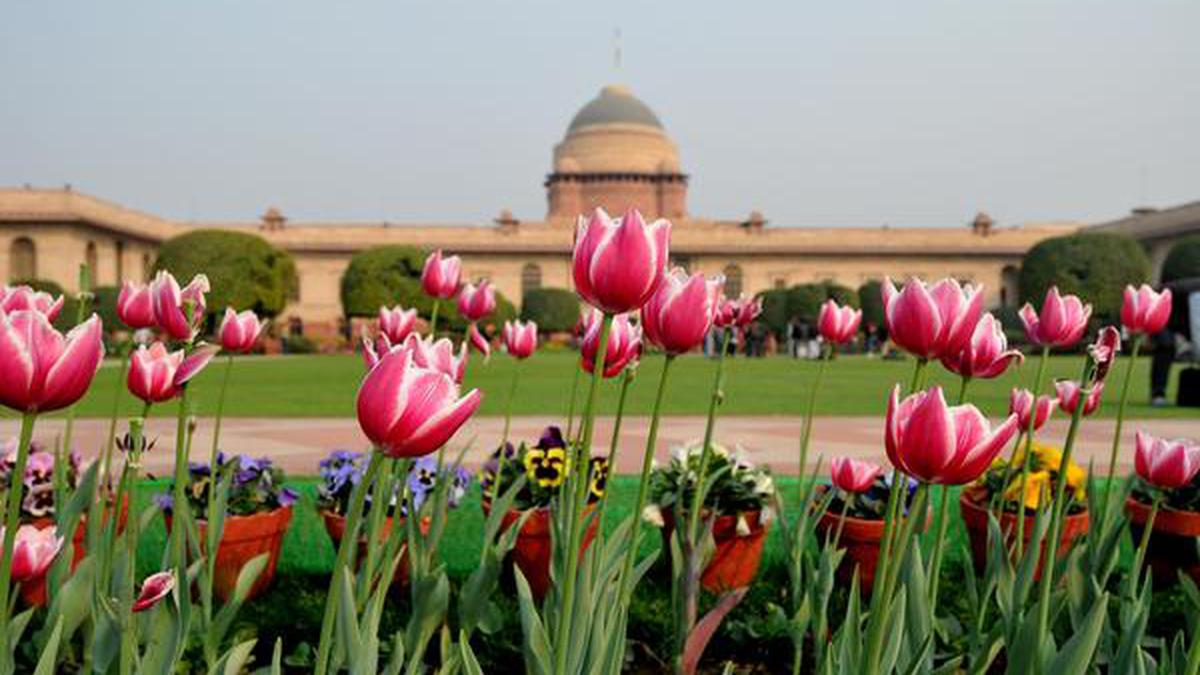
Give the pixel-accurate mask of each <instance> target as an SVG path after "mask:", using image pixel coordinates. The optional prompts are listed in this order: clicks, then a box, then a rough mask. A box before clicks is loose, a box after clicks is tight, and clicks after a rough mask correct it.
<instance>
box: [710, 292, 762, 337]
mask: <svg viewBox="0 0 1200 675" xmlns="http://www.w3.org/2000/svg"><path fill="white" fill-rule="evenodd" d="M759 314H762V299H761V298H757V297H755V298H749V297H747V296H746V295H744V294H743V295H742V296H741V297H739V298H737V299H736V300H731V299H729V298H722V299H721V302H720V304H719V305H718V306H717V315H716V317H715V318H714V319H713V323H715V324H716V325H717V326H719V327H721V328H731V327H732V328H737V329H739V330H744V329H745V328H746V327H747V326H749V325H750V324H752V323H754V320H755V319H757V318H758V315H759Z"/></svg>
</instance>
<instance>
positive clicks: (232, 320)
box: [217, 307, 264, 354]
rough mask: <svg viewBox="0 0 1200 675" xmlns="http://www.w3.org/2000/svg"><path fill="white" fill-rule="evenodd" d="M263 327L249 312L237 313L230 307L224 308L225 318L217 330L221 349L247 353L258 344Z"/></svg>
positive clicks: (252, 313)
mask: <svg viewBox="0 0 1200 675" xmlns="http://www.w3.org/2000/svg"><path fill="white" fill-rule="evenodd" d="M263 325H264V324H263V323H262V322H260V321H259V320H258V317H257V316H255V315H254V312H252V311H250V310H246V311H244V312H241V313H238V312H235V311H233V308H232V307H226V308H225V318H224V319H223V320H222V321H221V326H220V328H218V329H217V335H218V337H220V339H221V348H222V349H224V350H225V351H227V352H238V353H242V354H244V353H246V352H249V351H250V350H251V349H254V344H255V343H256V342H258V334H259V333H261V332H262V329H263Z"/></svg>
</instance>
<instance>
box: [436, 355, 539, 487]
mask: <svg viewBox="0 0 1200 675" xmlns="http://www.w3.org/2000/svg"><path fill="white" fill-rule="evenodd" d="M520 371H521V360H520V359H516V360H514V361H513V372H512V378H511V379H510V380H509V382H508V399H506V400H505V402H504V436H503V438H501V440H500V457H499V459H497V461H496V479H495V480H493V481H492V496H491V497H490V498H488V503H489V504H494V503H496V498H497V497H499V496H500V478H501V476H503V475H504V464H505V461H506V460H507V459H508V457H507V456H506V455H505V449H506V448H507V447H508V432H509V430H510V429H511V428H512V405H513V400H514V399H515V398H516V397H517V380H518V379H520V376H521V372H520ZM438 476H439V477H438V480H439V481H441V474H440V473H439V474H438ZM439 485H440V482H439Z"/></svg>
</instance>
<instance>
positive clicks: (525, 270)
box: [521, 263, 542, 297]
mask: <svg viewBox="0 0 1200 675" xmlns="http://www.w3.org/2000/svg"><path fill="white" fill-rule="evenodd" d="M541 287H542V268H541V267H539V266H538V265H535V264H533V263H526V264H525V266H524V267H522V268H521V297H525V294H526V293H528V292H529V291H532V290H534V289H536V288H541Z"/></svg>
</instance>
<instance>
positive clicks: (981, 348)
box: [942, 312, 1025, 379]
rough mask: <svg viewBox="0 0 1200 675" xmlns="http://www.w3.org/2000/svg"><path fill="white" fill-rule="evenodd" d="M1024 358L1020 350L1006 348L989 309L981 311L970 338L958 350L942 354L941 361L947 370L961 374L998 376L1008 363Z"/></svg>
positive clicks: (966, 375)
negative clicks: (982, 312)
mask: <svg viewBox="0 0 1200 675" xmlns="http://www.w3.org/2000/svg"><path fill="white" fill-rule="evenodd" d="M1024 360H1025V357H1024V356H1023V355H1022V354H1021V352H1019V351H1017V350H1015V349H1009V348H1008V338H1007V337H1005V335H1004V328H1002V327H1001V326H1000V322H999V321H997V320H996V317H994V316H992V313H991V312H984V314H983V317H982V318H980V319H979V323H978V324H977V325H976V326H975V332H973V333H971V339H969V340H967V342H966V344H964V345H963V348H962V349H961V350H960V351H959V352H958V353H956V354H947V355H945V356H943V357H942V365H943V366H945V367H946V370H949V371H950V372H952V373H955V374H957V375H961V376H963V377H982V378H984V379H991V378H993V377H998V376H999V375H1000V374H1001V373H1003V372H1004V371H1005V370H1006V369H1007V368H1008V367H1009V366H1010V365H1012V364H1014V363H1020V362H1022V361H1024Z"/></svg>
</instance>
